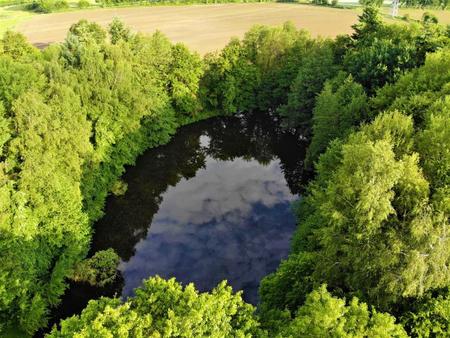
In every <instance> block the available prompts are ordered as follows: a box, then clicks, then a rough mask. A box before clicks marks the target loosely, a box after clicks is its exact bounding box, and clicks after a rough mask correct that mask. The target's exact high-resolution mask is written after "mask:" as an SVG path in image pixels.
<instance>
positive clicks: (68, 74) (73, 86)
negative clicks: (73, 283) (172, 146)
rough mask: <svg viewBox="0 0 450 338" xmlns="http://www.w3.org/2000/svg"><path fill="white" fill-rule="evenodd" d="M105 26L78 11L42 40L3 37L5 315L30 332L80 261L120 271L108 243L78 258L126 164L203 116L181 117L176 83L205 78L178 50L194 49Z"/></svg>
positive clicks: (0, 313)
mask: <svg viewBox="0 0 450 338" xmlns="http://www.w3.org/2000/svg"><path fill="white" fill-rule="evenodd" d="M117 26H118V24H117V23H116V27H117ZM125 31H126V29H125ZM116 32H117V30H116ZM122 33H123V32H121V33H120V34H121V35H120V36H122V37H123V34H122ZM106 36H107V35H106V32H105V31H104V30H103V29H102V28H101V27H99V26H98V25H97V24H94V23H89V22H87V21H80V22H79V23H77V24H75V25H73V26H72V27H71V29H70V32H69V34H68V37H67V40H66V41H65V42H64V43H63V44H61V45H55V46H52V47H49V48H47V49H46V50H44V51H42V52H38V51H37V50H35V49H34V48H33V47H31V46H29V45H27V44H26V43H25V42H24V39H23V37H21V36H20V35H17V34H13V33H8V34H6V35H5V38H4V39H3V40H2V42H1V44H2V46H3V48H2V52H1V55H0V102H1V103H0V130H1V132H2V133H1V135H2V136H1V138H0V141H1V148H0V149H1V154H0V160H1V162H0V178H1V179H0V229H1V231H0V255H1V256H0V260H1V261H2V265H1V268H0V285H1V287H0V322H2V323H5V325H6V326H17V327H20V328H21V329H23V330H24V331H26V332H28V333H33V332H34V331H35V330H36V329H37V328H39V327H42V326H44V325H45V323H46V317H47V313H48V309H49V307H51V306H55V305H57V304H58V302H59V298H60V297H61V295H62V294H63V292H64V290H65V288H66V283H65V280H66V278H67V277H69V276H70V275H71V273H72V271H73V270H74V267H76V269H75V270H76V274H75V275H76V278H77V279H85V280H87V281H88V282H90V283H94V284H103V283H104V282H105V281H107V280H108V279H111V278H112V276H113V269H112V268H111V266H114V264H113V263H114V262H115V261H116V258H115V257H114V255H112V254H109V253H108V252H106V253H102V254H98V255H96V256H94V257H92V258H91V259H89V260H87V261H84V262H83V263H80V261H81V260H82V259H83V258H84V256H85V255H86V253H87V251H88V245H89V242H90V236H91V233H92V231H91V224H92V222H93V221H95V220H96V219H97V218H98V217H100V216H101V214H102V212H101V210H102V207H103V203H104V200H105V198H106V196H107V194H108V191H110V190H111V189H112V188H113V185H114V183H115V182H117V179H118V177H119V176H120V175H121V174H122V173H123V171H124V165H126V164H132V163H133V161H134V159H135V158H136V156H137V155H138V154H140V153H141V152H142V151H144V150H145V149H146V148H148V147H151V146H156V145H159V144H162V143H165V142H167V141H168V139H169V137H170V135H171V134H172V133H173V132H174V130H175V129H176V127H177V126H178V125H180V124H182V123H187V122H189V121H190V118H191V116H193V115H194V114H195V115H196V116H195V118H196V119H198V118H200V117H201V115H199V112H191V115H189V114H187V113H186V112H180V113H181V114H180V115H182V116H183V118H182V119H181V118H177V115H176V114H175V111H174V109H175V107H174V106H172V102H175V101H176V100H179V98H180V94H179V92H174V91H172V90H169V88H171V83H172V82H173V81H175V80H174V79H176V81H178V84H179V83H181V84H187V85H188V88H189V89H190V90H191V91H195V90H196V88H198V81H199V80H198V78H195V77H193V76H192V74H191V73H190V72H188V71H187V68H188V66H185V67H184V68H183V67H179V66H178V65H180V64H181V65H184V62H186V60H184V59H183V60H176V58H178V57H183V58H187V60H192V58H194V59H195V58H198V56H196V55H194V54H190V53H188V52H187V51H186V50H184V52H183V53H176V52H175V51H177V50H179V49H181V47H180V46H178V47H174V46H172V45H171V44H170V42H169V41H168V40H167V39H166V38H165V37H163V36H162V35H161V34H155V35H153V36H149V37H147V36H140V35H139V36H138V35H136V36H135V35H130V36H129V39H128V41H125V39H123V38H122V39H121V40H120V41H119V42H118V43H117V44H110V43H109V42H108V41H107V40H106ZM184 71H186V72H185V73H184ZM189 71H191V69H189ZM196 74H197V73H196ZM196 81H197V82H196ZM189 94H190V95H194V94H192V92H191V93H189ZM177 95H178V96H177ZM186 109H188V108H186ZM114 271H115V268H114Z"/></svg>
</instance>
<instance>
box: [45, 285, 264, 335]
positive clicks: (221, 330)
mask: <svg viewBox="0 0 450 338" xmlns="http://www.w3.org/2000/svg"><path fill="white" fill-rule="evenodd" d="M253 311H254V308H253V307H252V306H251V305H248V304H246V303H244V302H243V301H242V299H241V296H240V294H239V293H238V294H233V293H232V291H231V288H230V287H229V286H227V285H226V284H225V283H222V284H220V285H218V286H217V288H215V289H214V290H213V291H211V293H198V292H197V290H195V288H194V286H193V285H192V284H189V285H188V286H186V287H182V286H181V285H180V284H178V283H177V282H176V281H175V280H174V279H171V280H168V281H166V280H164V279H161V278H159V277H154V278H150V279H148V280H147V281H145V282H144V284H143V286H142V287H141V288H139V289H137V290H136V296H134V297H132V298H129V299H128V300H127V301H126V302H124V303H122V302H121V301H120V300H119V299H108V298H101V299H100V300H93V301H90V302H89V305H88V306H87V307H86V309H84V310H83V312H82V313H81V315H80V316H74V317H71V318H69V319H66V320H64V321H62V323H61V330H59V331H58V330H57V329H56V328H55V329H53V331H52V333H51V334H49V335H48V337H54V338H56V337H74V336H76V337H80V338H81V337H86V338H88V337H92V338H103V337H104V338H107V337H108V338H109V337H121V338H122V337H123V338H125V337H136V338H137V337H192V338H193V337H217V338H222V337H252V336H255V335H258V330H259V329H258V323H257V321H256V320H255V319H254V317H253Z"/></svg>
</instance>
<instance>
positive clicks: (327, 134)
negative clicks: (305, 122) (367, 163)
mask: <svg viewBox="0 0 450 338" xmlns="http://www.w3.org/2000/svg"><path fill="white" fill-rule="evenodd" d="M368 108H369V107H368V102H367V95H366V93H365V92H364V89H363V87H362V86H361V85H360V84H358V83H355V82H354V81H353V78H352V76H351V75H348V74H346V73H344V72H342V73H339V74H338V75H337V76H336V77H335V78H333V79H332V80H329V81H327V82H326V83H325V86H324V89H323V90H322V92H321V93H320V94H319V96H318V97H317V99H316V104H315V107H314V111H313V118H312V120H313V126H312V131H313V137H312V140H311V144H310V146H309V147H308V153H307V158H306V163H307V165H308V166H310V165H311V164H312V163H313V162H314V161H316V160H317V159H318V157H319V155H320V154H321V153H323V152H324V151H325V149H326V148H327V146H328V144H329V143H330V141H332V140H333V139H335V138H343V137H344V136H346V135H347V134H349V133H350V132H351V130H352V128H353V127H356V126H357V125H358V124H359V123H360V122H362V121H364V120H365V119H367V114H368Z"/></svg>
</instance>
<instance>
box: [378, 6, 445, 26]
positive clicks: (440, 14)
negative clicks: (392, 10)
mask: <svg viewBox="0 0 450 338" xmlns="http://www.w3.org/2000/svg"><path fill="white" fill-rule="evenodd" d="M384 12H385V13H389V9H388V8H385V9H384ZM425 12H430V13H432V14H434V15H436V17H437V18H438V19H439V22H440V23H441V24H445V25H450V10H436V9H419V8H400V11H399V15H401V16H403V15H405V14H409V17H410V18H411V19H416V20H420V19H422V15H423V13H425Z"/></svg>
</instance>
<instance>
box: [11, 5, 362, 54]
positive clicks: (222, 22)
mask: <svg viewBox="0 0 450 338" xmlns="http://www.w3.org/2000/svg"><path fill="white" fill-rule="evenodd" d="M114 17H118V18H120V19H121V20H122V21H124V22H125V23H126V24H127V25H129V26H130V27H131V28H132V29H133V30H134V31H140V32H147V33H152V32H154V31H155V30H157V29H158V30H160V31H162V32H163V33H165V34H166V35H167V36H168V37H169V38H170V39H171V40H172V41H175V42H184V43H186V44H187V45H188V46H189V47H191V48H193V49H195V50H197V51H198V52H199V53H201V54H204V53H206V52H210V51H214V50H216V49H220V48H221V47H223V46H224V45H225V44H226V43H227V42H228V41H229V40H230V38H231V37H233V36H238V37H242V36H243V35H244V33H245V32H246V31H247V30H248V29H249V28H250V27H251V26H253V25H254V24H266V25H278V24H281V23H283V22H285V21H288V20H290V21H292V22H294V23H295V24H296V25H297V26H298V27H300V28H304V29H307V30H308V31H310V32H311V33H312V35H314V36H317V35H321V36H336V35H337V34H341V33H348V32H351V27H350V26H351V25H352V24H353V23H355V22H356V20H357V12H356V11H353V10H342V9H334V8H326V7H315V6H307V5H298V4H281V3H279V4H277V3H253V4H220V5H190V6H154V7H133V8H108V9H94V10H83V11H74V12H66V13H54V14H43V15H38V16H35V17H33V18H32V19H31V20H29V21H26V22H24V23H22V24H21V25H19V27H18V30H19V31H20V32H22V33H24V34H25V35H26V36H27V37H28V39H29V40H30V42H32V43H33V44H36V45H38V46H41V45H46V44H49V43H52V42H60V41H62V40H63V39H64V38H65V36H66V33H67V30H68V29H69V27H70V25H71V24H73V23H74V22H77V21H78V20H80V19H83V18H84V19H87V20H92V21H96V22H98V23H99V24H101V25H102V26H107V25H108V23H109V22H110V21H111V20H112V19H113V18H114Z"/></svg>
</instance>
